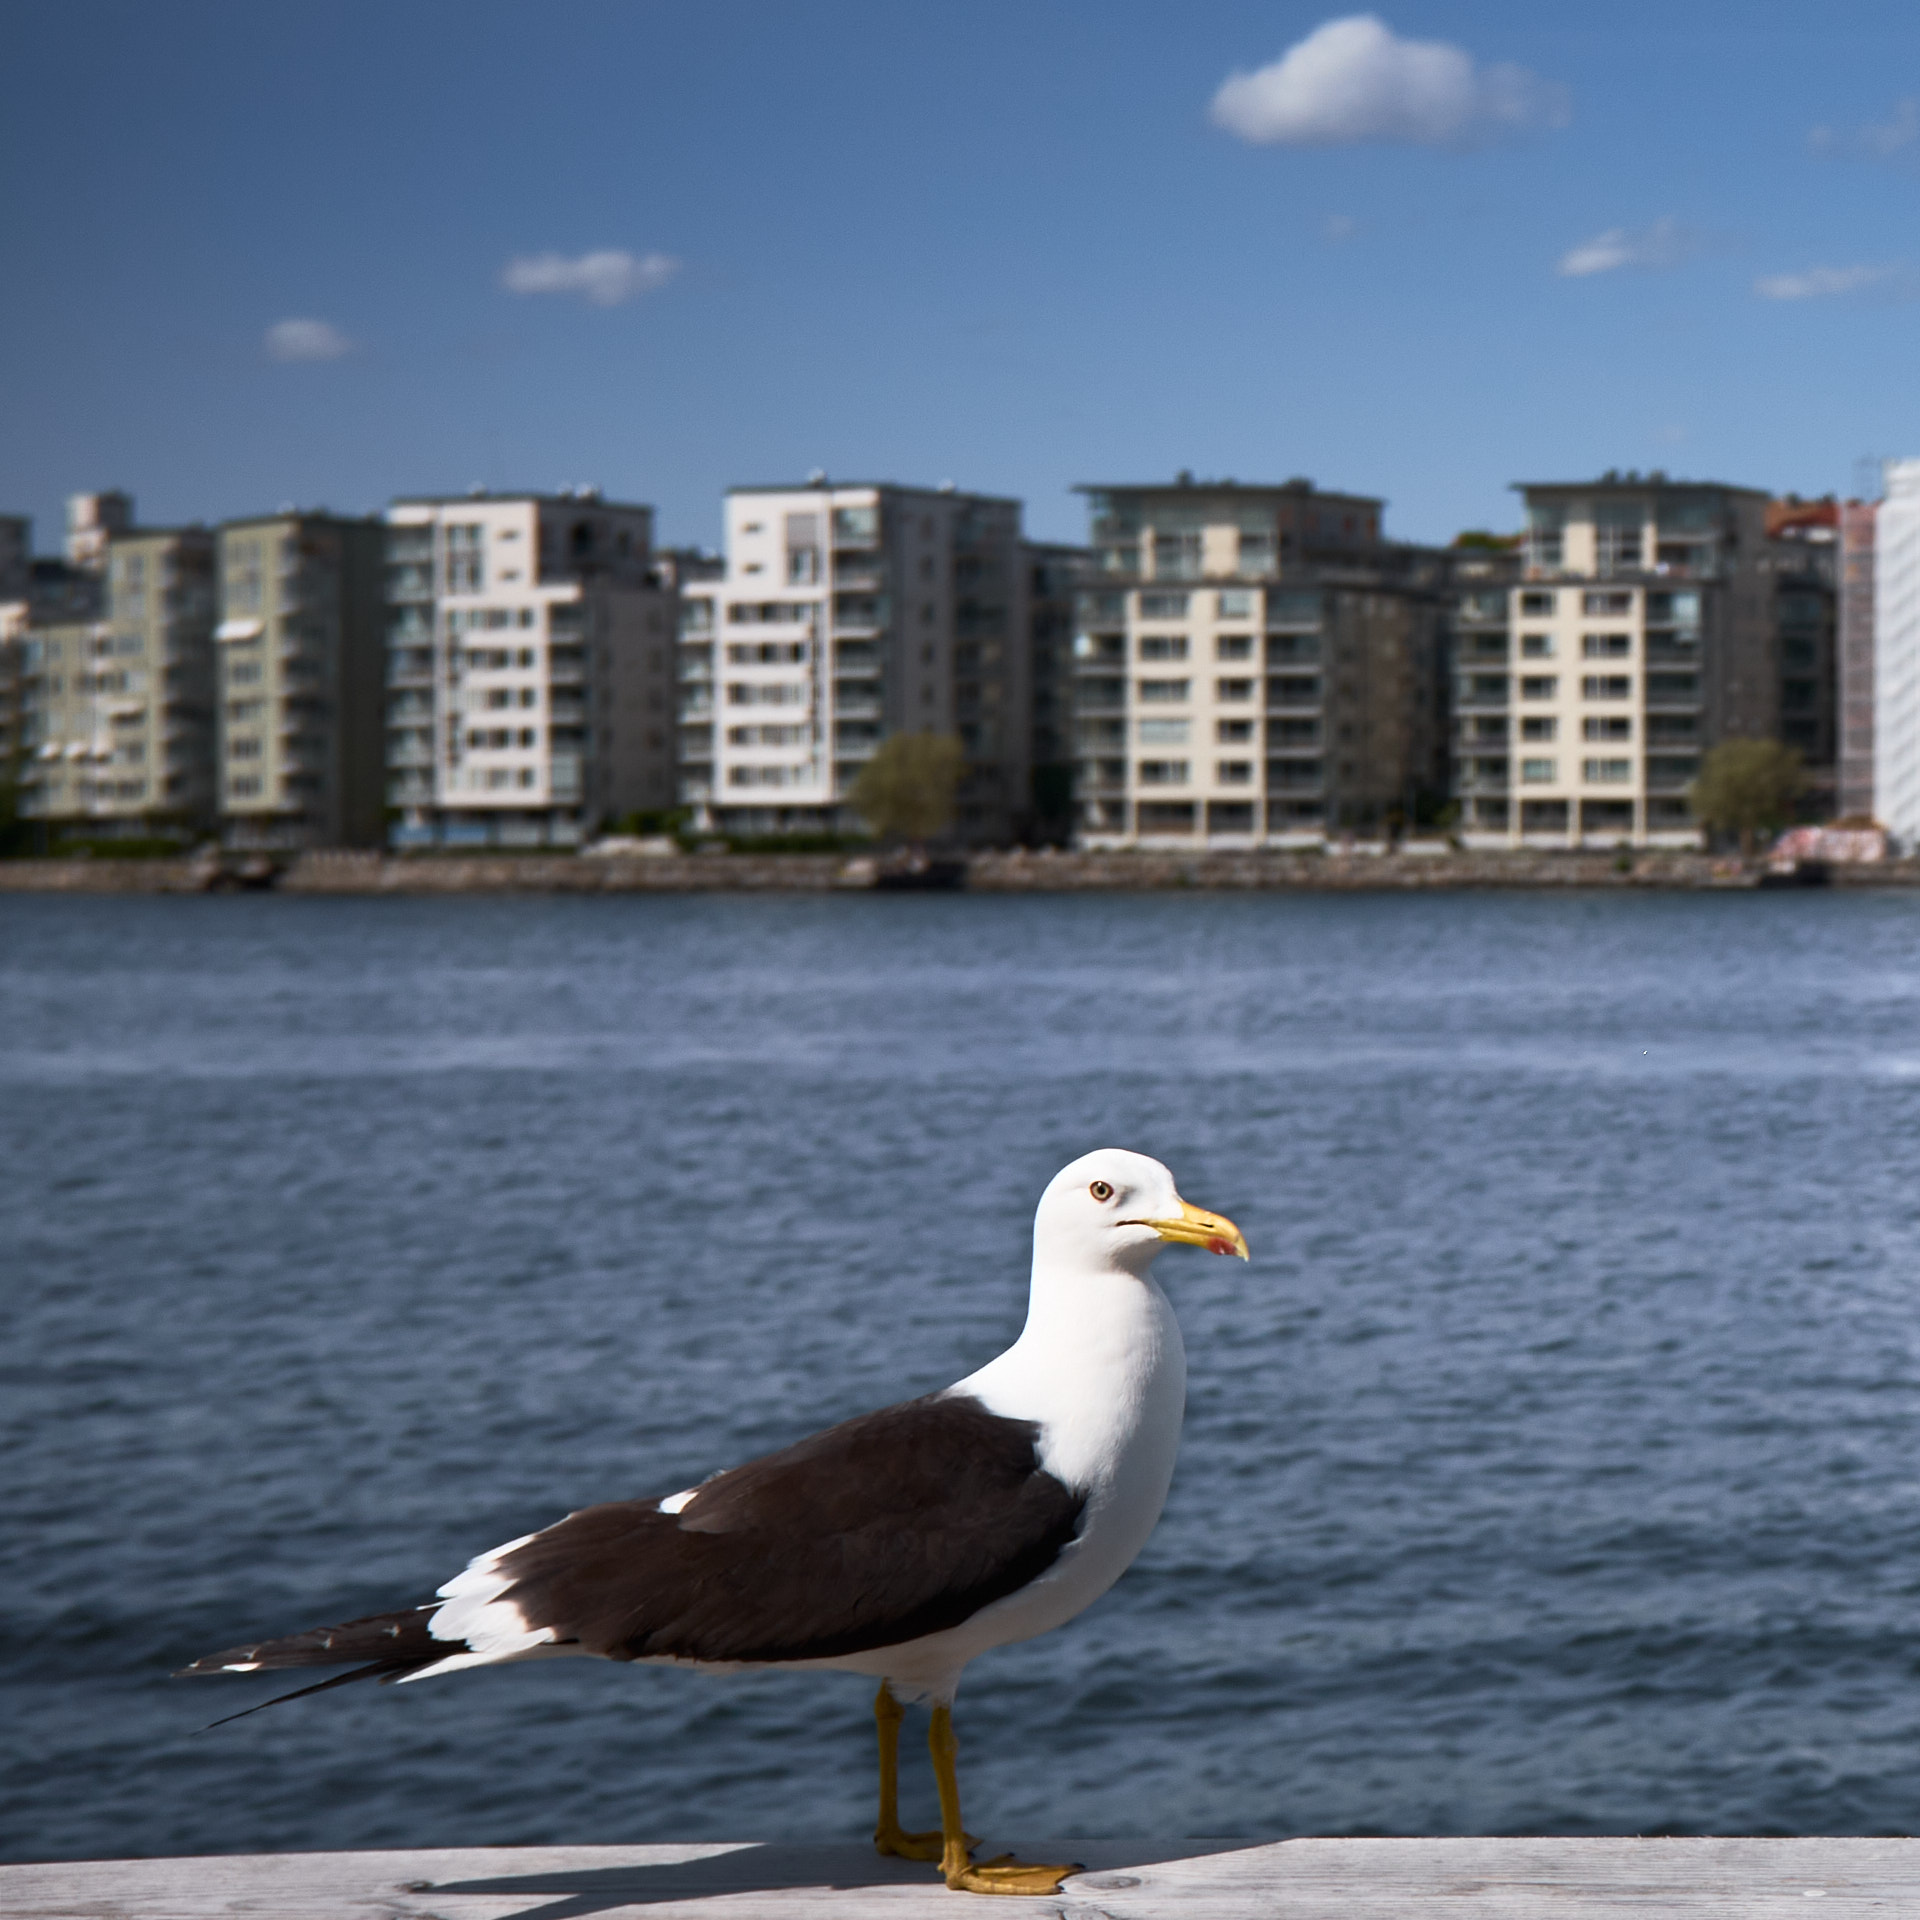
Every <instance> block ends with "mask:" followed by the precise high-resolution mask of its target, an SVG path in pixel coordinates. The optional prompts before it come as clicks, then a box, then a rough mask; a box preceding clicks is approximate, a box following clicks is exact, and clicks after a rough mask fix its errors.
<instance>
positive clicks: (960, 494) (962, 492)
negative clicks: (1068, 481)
mask: <svg viewBox="0 0 1920 1920" xmlns="http://www.w3.org/2000/svg"><path fill="white" fill-rule="evenodd" d="M727 492H728V493H730V494H734V493H911V494H919V495H921V496H923V497H925V498H926V499H929V500H987V501H991V502H992V504H993V505H995V506H996V507H1017V506H1019V505H1020V504H1021V503H1020V501H1019V500H1018V499H1017V498H1016V497H1015V496H1014V495H1012V494H1008V493H975V492H973V491H972V490H971V489H969V488H967V487H956V486H955V485H954V484H953V482H952V481H950V480H943V481H942V482H941V483H940V484H939V485H938V486H937V487H916V486H913V485H910V484H909V483H908V482H906V481H904V480H841V479H837V478H836V479H829V478H828V477H827V476H826V475H825V474H824V473H822V474H809V475H808V476H807V477H806V479H804V480H785V481H771V482H769V483H767V484H765V485H758V484H756V485H751V486H738V487H729V488H728V489H727Z"/></svg>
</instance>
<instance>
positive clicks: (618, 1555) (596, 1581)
mask: <svg viewBox="0 0 1920 1920" xmlns="http://www.w3.org/2000/svg"><path fill="white" fill-rule="evenodd" d="M1038 1441H1039V1430H1038V1428H1037V1427H1035V1425H1034V1424H1033V1423H1032V1422H1031V1421H1026V1420H1009V1419H1004V1418H1002V1417H1001V1416H1000V1415H998V1414H994V1413H991V1412H989V1411H988V1410H987V1408H985V1407H984V1406H982V1405H981V1404H980V1402H979V1401H977V1400H974V1399H971V1398H969V1397H966V1396H963V1395H954V1394H936V1395H933V1396H931V1397H929V1398H927V1399H924V1400H910V1401H907V1402H905V1403H904V1404H903V1405H900V1406H897V1407H887V1408H884V1409H882V1410H881V1411H880V1412H878V1413H869V1414H863V1415H861V1416H860V1417H859V1418H858V1419H854V1420H848V1421H844V1422H842V1423H841V1424H840V1425H839V1426H837V1427H830V1428H828V1429H827V1431H826V1432H824V1433H819V1434H816V1435H814V1436H813V1437H812V1438H811V1439H808V1440H802V1441H801V1442H799V1444H798V1445H796V1446H791V1447H787V1448H785V1449H783V1450H782V1451H781V1452H779V1453H771V1454H767V1455H765V1456H764V1457H763V1458H761V1459H758V1460H754V1461H750V1462H749V1463H748V1464H747V1465H745V1466H742V1467H735V1468H734V1469H732V1471H731V1472H728V1473H723V1474H719V1475H717V1476H716V1477H715V1478H714V1479H712V1480H709V1481H708V1482H707V1483H706V1484H705V1485H704V1486H702V1487H701V1488H700V1489H699V1491H698V1492H697V1493H695V1494H694V1496H693V1498H692V1499H691V1500H689V1501H688V1502H687V1504H686V1505H685V1506H684V1507H683V1508H682V1509H681V1510H680V1512H678V1513H677V1514H670V1513H662V1512H661V1511H660V1509H659V1504H658V1502H656V1501H643V1500H619V1501H613V1502H610V1503H609V1504H608V1505H606V1506H599V1507H587V1508H584V1509H582V1511H580V1512H579V1513H574V1514H569V1515H568V1516H567V1518H566V1519H565V1520H562V1521H561V1522H560V1523H559V1524H558V1525H556V1526H552V1527H549V1528H547V1529H546V1531H545V1532H543V1533H537V1534H535V1535H534V1536H533V1538H532V1539H531V1540H529V1541H527V1542H526V1544H525V1545H524V1546H520V1547H516V1548H515V1549H514V1550H513V1551H512V1552H511V1553H507V1554H503V1555H502V1556H500V1558H499V1560H498V1561H497V1563H496V1564H497V1567H498V1570H499V1572H500V1573H501V1574H502V1575H503V1576H504V1577H505V1578H506V1579H507V1580H508V1582H509V1583H510V1584H509V1585H508V1586H507V1587H506V1588H505V1589H504V1590H503V1592H502V1593H501V1594H500V1595H499V1596H498V1598H499V1600H501V1601H503V1602H505V1603H507V1604H509V1605H511V1606H512V1607H513V1608H515V1609H516V1610H517V1611H518V1612H519V1613H520V1615H521V1617H522V1618H523V1619H524V1620H525V1622H526V1624H527V1626H528V1627H529V1628H540V1627H546V1628H549V1629H551V1630H552V1633H553V1637H554V1639H555V1641H557V1642H559V1643H561V1644H571V1645H578V1646H580V1647H581V1648H582V1649H584V1650H585V1651H587V1652H591V1653H598V1654H604V1655H606V1656H608V1657H609V1658H611V1659H615V1660H643V1659H654V1658H661V1657H668V1658H675V1659H682V1660H710V1661H744V1662H759V1661H773V1660H817V1659H828V1658H833V1657H837V1656H841V1655H845V1654H851V1653H865V1652H869V1651H871V1650H873V1649H874V1648H877V1647H889V1646H897V1645H900V1644H901V1643H902V1642H904V1641H908V1640H917V1639H920V1638H921V1637H923V1636H924V1635H926V1634H930V1633H938V1632H941V1631H943V1630H944V1629H946V1628H949V1627H956V1626H958V1625H959V1624H960V1623H961V1622H962V1621H964V1620H967V1619H969V1618H970V1617H971V1616H972V1615H974V1614H975V1613H977V1612H979V1610H980V1609H981V1608H982V1607H984V1606H987V1605H988V1604H989V1603H991V1602H992V1601H995V1600H999V1599H1002V1598H1003V1597H1004V1596H1006V1595H1007V1594H1010V1593H1013V1592H1015V1591H1016V1590H1017V1589H1019V1588H1021V1587H1023V1586H1025V1585H1026V1584H1027V1583H1028V1582H1029V1581H1030V1580H1033V1579H1035V1578H1037V1577H1038V1576H1039V1575H1040V1574H1042V1573H1044V1572H1045V1571H1046V1569H1047V1568H1048V1567H1050V1566H1051V1565H1052V1564H1053V1562H1054V1561H1055V1560H1056V1559H1057V1558H1058V1557H1059V1555H1060V1552H1061V1550H1062V1549H1063V1548H1064V1547H1065V1546H1066V1545H1067V1544H1068V1542H1069V1541H1071V1540H1072V1539H1073V1537H1074V1534H1075V1531H1076V1530H1077V1528H1078V1526H1079V1521H1080V1512H1081V1508H1082V1506H1083V1505H1084V1495H1082V1494H1080V1493H1078V1492H1076V1491H1075V1490H1074V1489H1072V1488H1070V1487H1068V1486H1066V1485H1065V1484H1064V1483H1063V1482H1061V1481H1059V1480H1057V1479H1055V1478H1054V1477H1053V1475H1051V1474H1049V1473H1047V1472H1045V1471H1043V1470H1042V1468H1041V1466H1040V1461H1039V1453H1038Z"/></svg>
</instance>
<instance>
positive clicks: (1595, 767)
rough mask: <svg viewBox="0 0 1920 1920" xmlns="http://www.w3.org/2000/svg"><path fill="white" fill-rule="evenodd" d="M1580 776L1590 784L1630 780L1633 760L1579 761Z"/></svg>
mask: <svg viewBox="0 0 1920 1920" xmlns="http://www.w3.org/2000/svg"><path fill="white" fill-rule="evenodd" d="M1580 772H1581V776H1582V777H1583V778H1584V779H1585V780H1586V781H1587V783H1588V785H1590V786H1603V785H1606V784H1608V783H1610V782H1619V781H1622V780H1631V779H1632V778H1633V762H1632V761H1631V760H1586V761H1583V762H1582V763H1581V767H1580Z"/></svg>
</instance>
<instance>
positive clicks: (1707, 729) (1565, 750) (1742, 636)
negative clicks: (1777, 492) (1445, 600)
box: [1453, 473, 1797, 846]
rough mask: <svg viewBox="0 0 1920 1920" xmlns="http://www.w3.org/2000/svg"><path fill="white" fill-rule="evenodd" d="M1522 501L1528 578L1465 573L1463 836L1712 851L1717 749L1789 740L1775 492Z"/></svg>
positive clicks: (1615, 481)
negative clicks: (1702, 843)
mask: <svg viewBox="0 0 1920 1920" xmlns="http://www.w3.org/2000/svg"><path fill="white" fill-rule="evenodd" d="M1519 491H1520V493H1521V494H1522V496H1523V498H1524V500H1525V503H1526V535H1525V542H1524V545H1523V547H1522V550H1521V553H1520V555H1519V558H1518V562H1517V565H1516V566H1515V567H1514V569H1513V572H1514V574H1515V575H1516V576H1517V577H1515V578H1513V579H1511V580H1500V579H1488V580H1486V581H1484V582H1474V581H1469V580H1466V579H1461V580H1459V581H1457V582H1456V591H1457V594H1458V597H1459V605H1458V608H1457V612H1456V623H1455V626H1456V639H1455V660H1454V671H1455V687H1454V699H1453V706H1454V728H1455V742H1454V759H1455V791H1456V794H1457V796H1458V798H1459V800H1460V804H1461V820H1460V830H1461V833H1462V836H1463V838H1464V839H1466V840H1467V842H1468V843H1469V844H1470V845H1481V846H1508V845H1521V844H1541V845H1559V846H1564V845H1573V846H1579V845H1589V844H1592V845H1606V846H1611V845H1615V844H1621V843H1625V844H1630V845H1636V846H1643V845H1662V844H1667V845H1688V846H1690V845H1693V844H1695V843H1696V842H1697V840H1698V837H1699V835H1698V828H1697V827H1696V826H1695V824H1694V820H1693V816H1692V810H1691V808H1690V806H1689V803H1688V798H1687V790H1688V787H1689V786H1690V784H1691V783H1692V781H1693V780H1694V779H1695V778H1696V776H1697V775H1698V773H1699V770H1700V761H1701V756H1702V754H1703V753H1704V752H1705V751H1706V750H1707V749H1708V748H1710V747H1712V746H1713V745H1715V744H1716V743H1717V742H1719V741H1721V740H1725V739H1730V738H1734V737H1749V738H1775V737H1778V734H1779V731H1780V719H1781V707H1782V697H1783V687H1782V681H1783V679H1784V678H1786V677H1788V676H1786V675H1785V674H1784V673H1783V670H1782V667H1783V657H1782V653H1781V650H1780V648H1779V646H1778V644H1777V637H1778V634H1779V631H1780V616H1781V611H1782V605H1781V603H1780V602H1779V601H1777V600H1776V595H1777V594H1779V593H1780V580H1779V578H1778V577H1777V575H1776V572H1775V568H1774V556H1773V553H1772V545H1771V543H1770V542H1769V540H1768V537H1767V506H1768V496H1767V495H1766V494H1765V493H1764V492H1761V491H1759V490H1757V489H1754V488H1749V487H1733V486H1724V485H1721V484H1719V483H1717V482H1687V481H1672V480H1669V479H1667V478H1666V476H1665V475H1663V474H1658V473H1655V474H1649V475H1647V476H1645V477H1644V478H1643V477H1642V476H1640V475H1637V474H1626V475H1620V474H1604V475H1602V476H1601V477H1600V478H1599V479H1598V480H1592V481H1579V482H1535V483H1522V484H1521V485H1520V487H1519ZM1796 591H1797V590H1796Z"/></svg>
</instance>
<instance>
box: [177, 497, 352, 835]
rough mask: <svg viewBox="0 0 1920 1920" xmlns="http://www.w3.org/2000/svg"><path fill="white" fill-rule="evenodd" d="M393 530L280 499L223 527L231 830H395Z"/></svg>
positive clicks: (222, 720)
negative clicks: (389, 765) (276, 508)
mask: <svg viewBox="0 0 1920 1920" xmlns="http://www.w3.org/2000/svg"><path fill="white" fill-rule="evenodd" d="M385 543H386V530H385V528H384V527H382V525H381V524H380V522H379V521H378V520H373V519H367V520H351V519H342V518H339V517H337V516H335V515H332V514H326V513H281V514H272V515H266V516H263V517H261V518H259V519H254V520H233V521H229V522H228V523H227V524H226V525H224V526H222V527H221V528H220V531H219V556H218V559H219V568H218V571H219V585H220V615H221V617H220V624H219V626H218V627H217V628H216V630H215V635H214V637H215V640H216V641H217V642H218V646H217V649H216V658H217V663H218V699H219V781H220V825H221V837H222V839H223V840H224V841H225V842H226V843H227V844H228V845H229V846H234V847H254V848H273V849H279V848H285V849H293V848H301V847H377V846H379V845H381V844H382V842H383V840H384V838H385V809H386V792H385V784H386V771H385V754H386V716H385V701H386V689H385V655H386V633H385V624H386V620H385V603H384V592H385Z"/></svg>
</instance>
